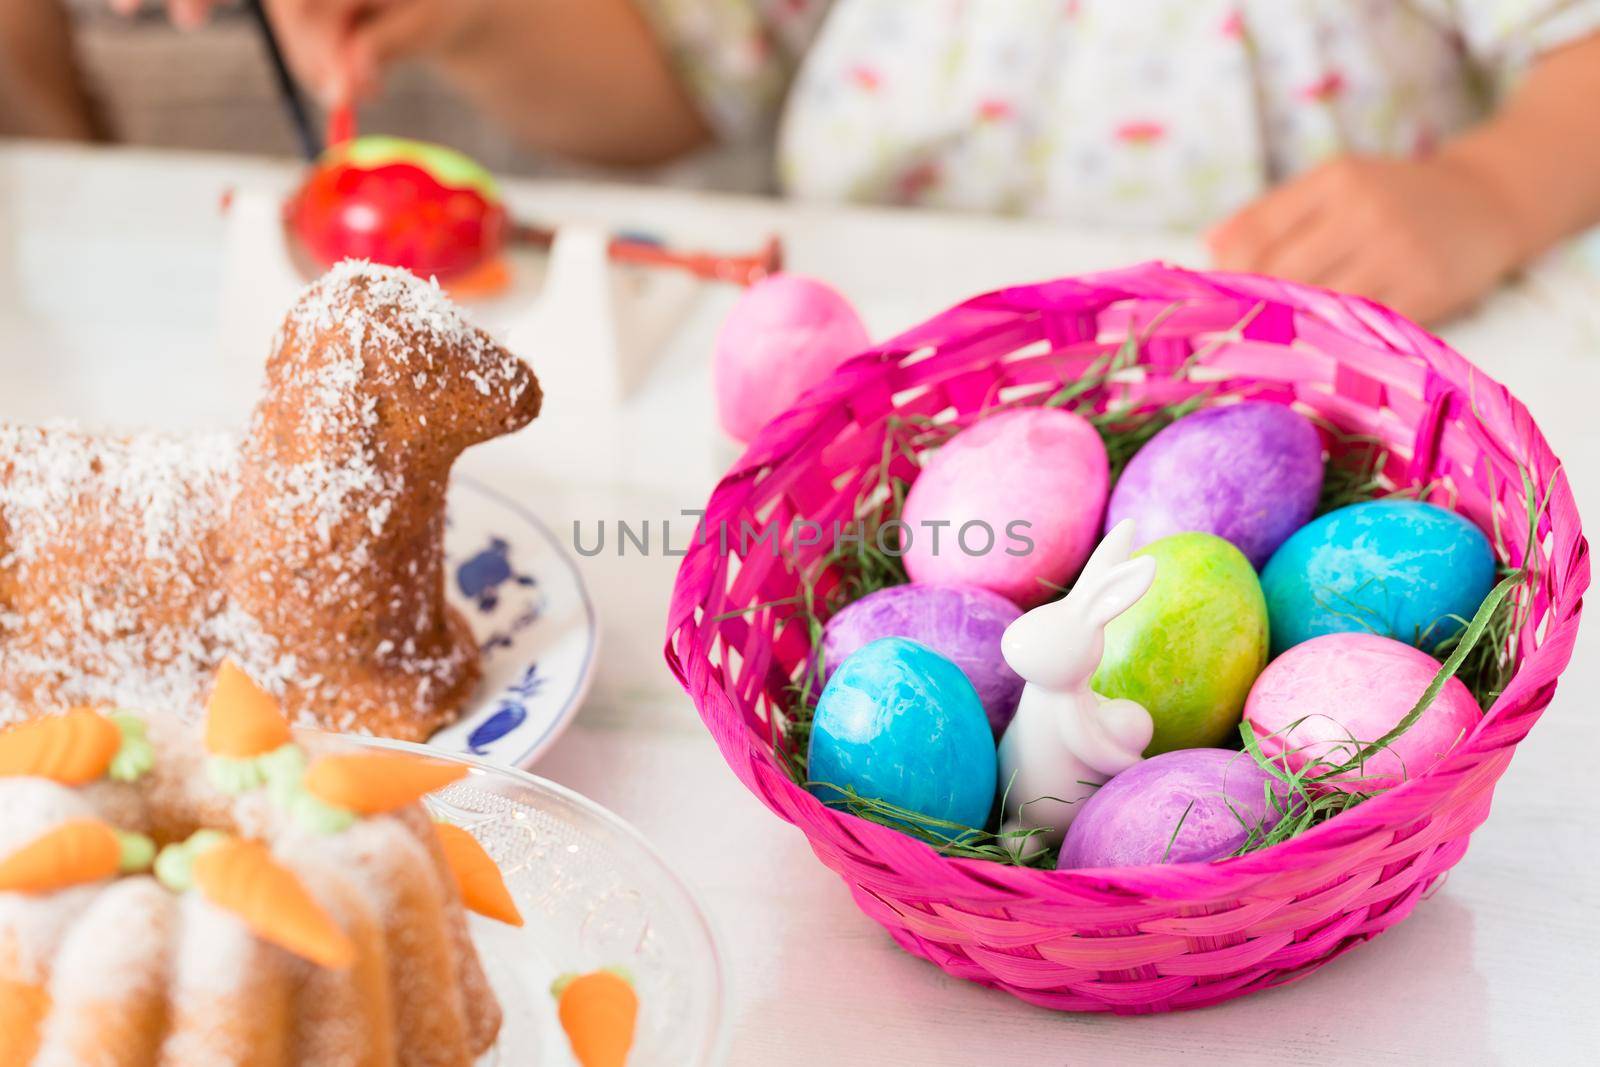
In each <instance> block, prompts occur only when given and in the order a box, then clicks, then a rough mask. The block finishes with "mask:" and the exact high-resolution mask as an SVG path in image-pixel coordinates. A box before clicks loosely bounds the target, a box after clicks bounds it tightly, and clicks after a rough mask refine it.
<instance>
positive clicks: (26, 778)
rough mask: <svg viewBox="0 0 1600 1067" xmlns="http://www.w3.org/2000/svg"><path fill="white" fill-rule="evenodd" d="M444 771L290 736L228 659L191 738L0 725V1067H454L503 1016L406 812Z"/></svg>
mask: <svg viewBox="0 0 1600 1067" xmlns="http://www.w3.org/2000/svg"><path fill="white" fill-rule="evenodd" d="M464 773H465V769H464V768H461V767H460V766H458V765H455V764H450V763H445V762H442V761H436V760H430V759H426V758H422V757H417V756H412V755H409V754H405V753H398V752H384V751H378V750H370V749H354V748H353V747H350V746H348V745H342V744H341V743H340V742H338V741H337V740H336V739H328V738H320V739H319V738H310V739H296V738H295V737H293V736H292V735H291V733H290V730H289V726H288V723H287V721H286V720H285V719H284V718H283V717H282V716H281V714H280V713H279V711H278V709H277V706H276V702H275V701H274V700H273V698H272V697H271V696H270V695H268V694H266V693H265V692H264V691H262V690H261V689H259V688H257V687H256V686H255V685H254V684H253V683H252V682H251V681H250V679H249V678H248V677H247V676H245V675H244V674H243V673H242V672H241V671H239V670H238V669H236V668H234V667H233V666H232V665H231V664H228V665H224V667H223V668H222V670H221V672H219V674H218V676H217V680H216V685H215V688H214V691H213V693H212V696H211V698H210V701H209V706H208V710H207V719H206V725H205V730H204V735H203V737H202V735H201V732H200V731H199V730H198V729H197V728H196V727H195V726H193V725H191V724H185V723H183V722H181V721H180V720H178V719H176V718H172V717H167V716H153V715H152V716H142V715H141V716H134V715H130V714H126V713H115V714H102V713H100V712H97V711H92V710H86V709H80V710H75V711H72V712H69V713H67V714H65V715H59V716H52V717H48V718H43V719H38V720H34V721H32V722H29V723H26V724H23V725H20V726H14V727H11V728H9V729H8V730H7V731H6V732H5V733H3V734H0V813H3V817H0V1067H67V1065H72V1067H101V1065H105V1067H113V1065H124V1064H126V1065H140V1067H229V1065H239V1067H243V1065H247V1064H248V1065H260V1067H333V1065H339V1067H358V1065H359V1067H386V1065H408V1067H409V1065H417V1067H422V1065H427V1067H464V1065H470V1064H472V1063H474V1062H475V1061H476V1060H477V1058H478V1057H479V1056H480V1055H482V1054H483V1053H484V1052H485V1051H486V1050H487V1049H488V1048H490V1047H491V1046H492V1045H493V1044H494V1041H495V1038H496V1034H497V1032H498V1030H499V1026H500V1008H499V1006H498V1004H497V1002H496V1000H495V997H494V995H493V992H492V991H491V989H490V988H489V984H488V982H487V980H486V979H485V976H484V973H483V971H482V969H481V967H480V964H479V960H478V955H477V952H476V950H475V948H474V946H473V943H472V941H471V939H470V938H469V935H468V930H467V923H466V916H465V911H464V909H463V903H464V902H465V904H466V905H467V906H470V907H472V908H474V909H475V910H480V911H483V912H485V913H488V914H490V915H492V916H494V917H495V918H499V919H501V920H504V921H507V922H513V923H520V921H521V920H520V917H519V916H518V914H517V910H516V906H515V904H514V903H513V902H512V900H511V897H510V895H509V893H508V892H507V890H506V888H505V884H504V882H503V881H501V880H500V878H499V874H498V871H497V870H496V869H495V868H494V866H493V864H492V862H491V861H489V859H488V857H487V855H486V854H484V853H483V852H482V850H481V849H480V848H479V847H478V846H477V845H476V842H474V841H473V840H472V838H471V836H470V835H468V834H466V833H465V832H464V831H460V830H459V829H456V828H446V827H436V826H435V825H434V824H433V823H432V821H431V820H430V819H429V817H428V815H427V814H426V813H425V811H424V809H423V807H422V806H421V804H419V803H418V799H419V797H420V796H421V795H423V794H425V793H426V792H429V791H432V790H434V789H436V788H439V787H441V786H443V785H444V784H447V783H448V782H450V781H452V780H454V779H455V778H457V777H459V776H460V775H462V774H464Z"/></svg>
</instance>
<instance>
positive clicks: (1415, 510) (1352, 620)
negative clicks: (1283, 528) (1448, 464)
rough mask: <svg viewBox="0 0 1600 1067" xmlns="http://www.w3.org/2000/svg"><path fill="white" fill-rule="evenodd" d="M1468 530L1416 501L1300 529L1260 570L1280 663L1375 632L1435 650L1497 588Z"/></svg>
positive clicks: (1373, 503) (1490, 565)
mask: <svg viewBox="0 0 1600 1067" xmlns="http://www.w3.org/2000/svg"><path fill="white" fill-rule="evenodd" d="M1494 573H1495V561H1494V551H1493V549H1491V548H1490V546H1489V539H1488V538H1487V537H1485V536H1484V534H1483V531H1482V530H1480V529H1478V528H1477V527H1476V526H1474V525H1473V524H1472V522H1471V521H1470V520H1468V519H1466V518H1464V517H1463V516H1461V515H1457V514H1456V513H1455V512H1453V511H1446V510H1445V509H1444V508H1441V507H1435V506H1434V505H1432V504H1424V503H1422V502H1420V501H1416V500H1369V501H1367V502H1365V503H1361V504H1351V505H1350V506H1349V507H1344V508H1340V509H1339V510H1337V511H1330V512H1329V513H1328V514H1326V515H1324V516H1322V517H1321V518H1319V519H1314V520H1312V521H1311V522H1309V523H1307V524H1306V525H1305V526H1303V527H1301V528H1300V529H1299V530H1297V531H1296V532H1295V533H1294V534H1293V535H1292V536H1290V538H1289V540H1287V541H1285V542H1284V543H1283V547H1282V548H1279V549H1278V551H1277V552H1276V553H1274V554H1273V557H1272V559H1271V560H1269V561H1268V563H1267V566H1266V569H1265V570H1263V571H1262V572H1261V588H1262V591H1263V592H1265V593H1266V597H1267V613H1268V615H1270V616H1271V619H1272V652H1273V655H1277V654H1278V653H1280V652H1283V651H1284V650H1285V649H1289V648H1293V647H1294V646H1295V645H1298V644H1300V643H1301V642H1302V641H1308V640H1310V639H1311V638H1313V637H1318V636H1320V635H1322V634H1335V633H1374V634H1379V635H1381V636H1384V637H1392V638H1395V639H1396V640H1398V641H1404V642H1405V643H1406V644H1408V645H1417V646H1418V647H1420V648H1423V649H1426V650H1429V651H1432V650H1434V649H1436V648H1438V647H1439V646H1440V645H1441V644H1443V643H1444V642H1445V641H1447V640H1449V639H1450V638H1452V637H1454V636H1456V634H1458V633H1459V632H1460V631H1461V628H1462V626H1463V625H1464V621H1463V620H1466V619H1470V618H1472V616H1473V613H1475V612H1476V611H1477V610H1478V605H1479V604H1481V603H1482V602H1483V598H1484V597H1486V596H1488V595H1489V590H1490V588H1491V587H1492V586H1493V585H1494Z"/></svg>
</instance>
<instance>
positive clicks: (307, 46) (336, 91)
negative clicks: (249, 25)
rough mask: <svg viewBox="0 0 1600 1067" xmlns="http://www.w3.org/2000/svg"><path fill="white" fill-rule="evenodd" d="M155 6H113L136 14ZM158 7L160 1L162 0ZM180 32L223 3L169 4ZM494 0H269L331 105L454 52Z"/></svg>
mask: <svg viewBox="0 0 1600 1067" xmlns="http://www.w3.org/2000/svg"><path fill="white" fill-rule="evenodd" d="M150 2H151V0H109V3H110V5H111V7H112V9H113V10H115V11H117V12H119V13H121V14H124V15H129V14H133V13H134V12H135V11H138V10H139V9H140V8H141V7H144V6H146V5H147V4H148V3H150ZM158 2H159V0H158ZM164 2H165V4H166V8H167V13H168V15H169V16H170V17H171V19H172V22H173V25H175V26H178V27H180V28H182V29H194V28H196V27H198V26H201V25H203V24H204V23H205V22H206V20H207V19H208V18H209V17H210V16H211V12H212V10H213V9H214V8H216V7H217V6H219V4H220V3H221V2H222V0H164ZM494 2H495V0H265V6H266V9H267V13H268V14H269V15H270V16H271V18H272V26H273V29H274V30H275V31H276V32H277V35H278V37H279V40H280V41H281V43H282V45H283V50H284V52H285V53H286V57H287V59H288V61H289V64H290V66H292V67H294V69H295V73H296V74H297V75H298V76H299V77H300V79H301V80H302V81H303V82H305V84H306V85H308V86H309V87H310V88H311V89H312V90H313V91H314V92H316V93H317V94H318V95H320V96H321V97H322V98H323V99H324V101H325V102H327V103H329V104H335V103H343V102H345V101H347V100H349V99H350V98H351V97H353V96H357V97H359V96H366V95H369V94H371V93H372V92H374V91H376V89H377V87H378V84H379V82H380V80H381V78H382V75H383V71H384V68H385V67H387V66H388V65H389V64H390V63H392V62H394V61H396V60H399V59H405V58H409V57H412V56H419V55H424V54H427V53H430V52H440V51H443V50H445V49H448V48H451V47H453V46H455V45H456V44H457V43H458V42H459V41H460V40H461V39H462V38H463V36H465V35H466V34H467V33H468V31H469V30H470V29H471V28H472V27H473V26H475V25H477V24H479V23H480V22H481V21H482V16H483V14H484V12H485V11H486V10H487V9H488V8H489V7H490V6H491V5H492V4H493V3H494Z"/></svg>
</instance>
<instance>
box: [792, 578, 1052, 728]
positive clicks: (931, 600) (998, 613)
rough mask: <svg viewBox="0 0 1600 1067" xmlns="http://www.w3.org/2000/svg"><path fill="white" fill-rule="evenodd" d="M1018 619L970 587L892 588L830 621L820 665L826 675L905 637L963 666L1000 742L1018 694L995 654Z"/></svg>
mask: <svg viewBox="0 0 1600 1067" xmlns="http://www.w3.org/2000/svg"><path fill="white" fill-rule="evenodd" d="M1021 614H1022V612H1021V611H1020V610H1019V609H1018V608H1017V606H1016V605H1014V604H1012V603H1011V601H1009V600H1007V599H1006V598H1005V597H1003V596H1001V595H1000V594H998V593H991V592H989V590H987V589H979V588H978V587H976V586H968V585H920V584H916V583H913V584H911V585H894V586H890V587H889V588H887V589H880V590H878V591H877V592H876V593H869V594H868V595H866V596H864V597H862V598H861V599H860V600H857V601H856V602H855V603H853V604H849V605H847V606H846V607H845V608H844V609H843V610H841V611H840V612H839V613H838V614H837V615H835V616H834V617H833V618H831V619H829V620H828V625H827V627H826V628H825V629H824V630H823V634H822V662H823V666H824V667H825V668H826V669H827V670H828V671H829V673H831V672H832V670H833V668H834V667H836V666H838V665H839V664H841V663H843V662H844V661H845V660H846V659H847V658H849V657H850V655H851V654H852V653H854V652H855V651H856V650H857V649H859V648H862V647H863V646H865V645H870V644H871V643H872V642H874V641H876V640H878V639H879V638H883V637H906V638H910V639H911V640H913V641H916V642H917V643H918V644H922V645H926V646H927V647H928V648H931V649H933V650H934V651H935V652H937V653H939V654H940V655H941V656H944V657H945V658H946V659H948V660H950V661H951V662H952V663H954V664H955V665H956V666H958V667H960V668H961V670H962V672H963V673H965V674H966V676H967V680H968V681H970V682H971V683H972V688H974V689H976V690H977V691H978V699H979V700H980V701H981V702H982V703H983V710H984V711H985V712H986V713H987V714H988V716H989V725H990V726H992V727H994V733H995V736H996V737H999V736H1000V734H1002V733H1004V732H1005V728H1006V726H1007V725H1008V724H1009V723H1010V722H1011V716H1013V715H1014V714H1016V711H1017V699H1018V698H1019V697H1020V696H1021V695H1022V679H1021V678H1019V677H1018V676H1017V673H1016V672H1015V671H1013V670H1012V669H1011V668H1010V666H1008V665H1007V664H1006V661H1005V659H1004V658H1003V657H1002V656H1001V655H1000V635H1001V634H1003V633H1005V629H1006V627H1007V626H1010V625H1011V624H1012V623H1013V622H1014V621H1016V619H1017V618H1018V616H1020V615H1021Z"/></svg>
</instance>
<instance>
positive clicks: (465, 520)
mask: <svg viewBox="0 0 1600 1067" xmlns="http://www.w3.org/2000/svg"><path fill="white" fill-rule="evenodd" d="M444 542H445V574H446V582H447V585H448V589H447V591H446V592H447V595H448V597H449V600H450V603H451V604H452V605H454V606H455V607H456V608H457V609H458V610H459V611H460V612H461V613H462V614H463V615H465V616H466V618H467V620H468V621H469V622H470V623H471V624H472V632H473V634H474V635H476V636H477V638H478V648H479V654H480V656H481V663H482V666H483V680H482V681H481V682H479V684H478V691H477V693H476V694H475V695H474V697H473V699H472V700H471V701H470V702H469V703H468V705H467V708H466V711H465V712H464V713H463V714H462V716H461V718H460V720H459V721H457V722H455V723H454V724H452V725H450V726H448V727H446V728H445V729H443V730H440V731H439V732H438V733H436V734H434V735H433V737H431V738H429V739H428V744H429V745H430V746H431V747H433V748H438V749H443V750H444V751H446V752H459V753H464V754H467V755H471V756H476V757H478V758H479V759H485V760H489V761H491V762H494V763H499V764H502V765H505V766H509V767H528V766H531V765H532V764H533V763H534V762H535V761H536V760H537V759H538V758H539V757H540V756H542V755H543V754H544V753H545V752H546V751H547V750H548V749H549V748H550V746H551V745H553V744H554V743H555V741H556V739H557V738H559V737H560V736H561V732H562V731H563V730H565V729H566V727H567V725H568V724H569V723H570V722H571V721H572V718H573V716H575V715H576V714H577V712H578V708H579V706H580V705H581V704H582V703H583V698H584V696H585V695H586V694H587V693H588V691H589V684H590V682H591V681H593V679H594V670H595V663H596V657H597V654H598V652H599V637H600V631H599V626H598V625H597V622H596V619H595V611H594V602H593V600H592V599H591V598H590V596H589V591H588V589H586V588H585V587H584V584H583V577H582V576H581V575H580V574H579V573H578V568H577V565H576V564H575V563H574V562H573V560H572V557H571V556H570V555H569V554H568V553H567V551H566V549H565V548H564V547H563V546H562V544H561V542H560V540H559V539H558V538H557V537H556V535H555V534H554V533H552V532H551V531H550V529H549V528H548V527H547V526H545V525H544V523H542V522H540V521H539V520H538V519H537V518H536V517H535V516H534V515H533V513H532V512H530V511H528V509H527V508H525V507H523V506H522V505H521V504H519V503H517V502H516V501H515V500H512V499H511V498H509V497H507V496H505V495H503V494H501V493H499V492H497V491H495V490H493V489H490V488H489V487H488V486H486V485H483V484H482V483H479V482H475V481H472V480H470V479H466V478H455V479H453V480H452V481H451V483H450V507H449V513H448V516H447V519H446V530H445V538H444Z"/></svg>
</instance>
